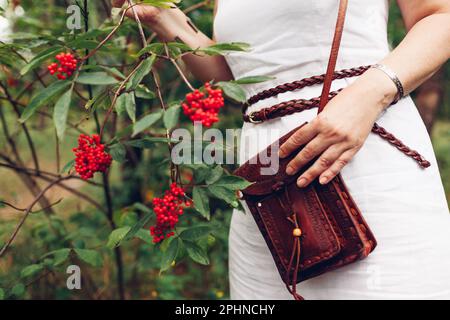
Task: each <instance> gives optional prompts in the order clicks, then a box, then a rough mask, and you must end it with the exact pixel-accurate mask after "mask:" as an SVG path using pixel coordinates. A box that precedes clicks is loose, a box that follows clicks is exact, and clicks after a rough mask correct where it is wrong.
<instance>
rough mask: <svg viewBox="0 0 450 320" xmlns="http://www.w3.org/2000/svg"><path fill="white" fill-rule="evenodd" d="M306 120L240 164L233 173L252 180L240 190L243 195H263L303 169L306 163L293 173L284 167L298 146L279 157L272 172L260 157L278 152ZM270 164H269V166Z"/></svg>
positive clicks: (266, 156) (294, 178) (265, 157)
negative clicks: (290, 152)
mask: <svg viewBox="0 0 450 320" xmlns="http://www.w3.org/2000/svg"><path fill="white" fill-rule="evenodd" d="M306 124H307V122H305V123H304V124H302V125H301V126H299V127H297V128H295V129H294V130H292V131H290V132H289V133H287V134H286V135H284V136H283V137H281V138H280V139H279V140H278V141H275V142H274V143H273V144H271V145H270V146H268V147H267V148H266V149H265V150H263V151H261V152H260V153H258V154H257V155H256V156H254V157H253V158H251V159H250V160H248V161H247V162H246V163H244V164H243V165H242V166H240V167H239V168H238V169H237V170H236V171H235V172H234V173H233V174H234V175H236V176H239V177H242V178H244V179H246V180H247V181H249V182H253V184H252V185H250V186H249V187H247V189H245V190H241V191H242V192H243V194H244V195H251V196H263V195H267V194H270V193H272V192H273V191H274V190H276V189H277V188H278V187H280V185H286V184H290V183H292V182H294V181H295V180H296V179H297V178H298V177H299V176H300V175H301V174H302V173H303V172H304V171H305V170H306V168H308V165H306V166H304V167H303V168H302V169H301V170H300V171H299V172H297V173H296V174H295V175H288V174H287V173H286V167H287V165H288V164H289V162H290V161H291V160H292V159H293V158H294V157H295V156H296V155H297V154H298V151H300V150H301V149H302V147H300V148H299V149H298V150H297V151H296V152H293V153H292V154H291V155H290V156H289V157H287V158H284V159H279V165H278V166H277V170H276V171H275V170H274V171H273V174H268V173H267V170H269V169H270V167H268V166H267V165H266V164H262V163H261V159H267V158H271V154H272V151H276V152H278V149H279V146H280V145H281V144H283V143H284V142H286V141H287V140H288V139H289V138H290V137H291V136H292V135H293V134H294V133H295V132H296V131H297V130H298V129H300V128H301V127H303V126H304V125H306ZM270 165H272V164H269V166H270ZM261 168H265V172H264V174H262V173H261Z"/></svg>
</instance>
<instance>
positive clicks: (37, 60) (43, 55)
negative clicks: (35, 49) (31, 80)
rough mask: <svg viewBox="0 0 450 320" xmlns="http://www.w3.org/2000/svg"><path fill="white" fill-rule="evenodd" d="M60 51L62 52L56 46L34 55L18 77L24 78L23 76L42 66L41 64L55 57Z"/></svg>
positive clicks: (59, 47) (60, 48)
mask: <svg viewBox="0 0 450 320" xmlns="http://www.w3.org/2000/svg"><path fill="white" fill-rule="evenodd" d="M61 50H62V47H61V46H59V45H58V46H54V47H51V48H48V49H47V50H44V51H42V52H40V53H39V54H38V55H36V56H35V57H34V58H33V59H32V60H31V61H30V63H28V64H27V65H26V66H25V67H23V68H22V70H20V75H22V76H24V75H25V74H27V73H28V72H30V71H31V70H33V69H35V68H37V67H39V66H40V65H42V63H43V62H44V61H45V60H47V59H49V58H51V57H53V56H55V55H56V54H58V53H60V51H61Z"/></svg>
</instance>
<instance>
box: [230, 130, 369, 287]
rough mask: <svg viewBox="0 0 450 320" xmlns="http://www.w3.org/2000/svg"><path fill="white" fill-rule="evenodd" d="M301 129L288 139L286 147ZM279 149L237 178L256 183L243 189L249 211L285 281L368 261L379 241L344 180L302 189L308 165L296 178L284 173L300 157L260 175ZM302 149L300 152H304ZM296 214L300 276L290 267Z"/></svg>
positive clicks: (289, 282) (266, 153)
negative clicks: (363, 260)
mask: <svg viewBox="0 0 450 320" xmlns="http://www.w3.org/2000/svg"><path fill="white" fill-rule="evenodd" d="M298 129H299V128H296V129H295V130H292V131H291V132H290V133H288V134H287V135H285V136H283V137H282V138H281V139H280V140H279V143H280V144H282V143H283V142H284V141H286V140H287V139H288V138H289V137H290V136H291V135H292V134H293V133H295V132H296V131H297V130H298ZM272 150H276V147H275V146H269V147H268V148H267V149H266V150H263V151H262V152H261V153H260V154H258V155H257V156H255V157H254V158H253V159H251V160H249V161H248V162H247V163H245V164H244V165H242V166H241V167H239V168H238V169H237V170H236V171H235V172H234V174H235V175H237V176H240V177H242V178H245V179H247V180H248V181H250V182H253V184H252V185H251V186H250V187H248V188H247V189H246V190H242V193H243V200H245V202H246V204H247V206H248V208H249V209H250V212H251V213H252V215H253V218H254V219H255V221H256V223H257V225H258V228H259V230H260V231H261V233H262V235H263V237H264V239H265V241H266V243H267V245H268V247H269V249H270V252H271V253H272V256H273V259H274V261H275V263H276V266H277V268H278V271H279V273H280V275H281V278H282V279H283V281H284V282H285V283H286V284H287V285H288V286H289V285H294V283H292V280H291V279H294V277H296V279H297V282H302V281H305V280H307V279H310V278H312V277H315V276H318V275H320V274H322V273H324V272H327V271H330V270H334V269H336V268H339V267H341V266H344V265H347V264H349V263H352V262H354V261H357V260H359V259H362V258H365V257H367V255H368V254H369V253H370V252H372V251H373V250H374V249H375V247H376V244H377V242H376V239H375V237H374V235H373V233H372V232H371V230H370V228H369V226H368V225H367V223H366V222H365V220H364V218H363V216H362V214H361V212H360V210H359V209H358V207H357V205H356V203H355V202H354V201H353V199H352V197H351V196H350V193H349V192H348V190H347V187H346V186H345V184H344V182H343V180H342V178H341V177H340V176H338V177H336V178H335V179H333V180H332V181H331V182H330V183H328V184H326V185H320V184H319V183H318V182H314V183H312V185H310V186H308V187H306V188H299V187H298V186H297V184H296V180H297V179H298V177H299V176H300V175H301V174H302V172H303V171H304V170H306V168H307V167H308V166H305V167H304V168H303V169H302V170H301V171H300V172H298V173H297V174H296V175H293V176H288V175H287V174H286V173H285V170H286V166H287V164H288V163H289V162H290V161H291V160H292V158H293V157H294V156H295V155H296V154H297V153H298V152H294V153H293V154H292V155H291V156H290V157H288V158H285V159H281V160H280V163H279V170H278V171H277V173H276V174H275V175H261V168H262V167H264V166H267V165H263V164H261V161H260V160H259V159H267V156H270V154H271V152H272ZM300 150H301V148H299V150H298V151H300ZM292 215H295V216H296V218H297V221H298V227H299V228H300V229H301V231H302V235H301V237H300V245H301V255H300V265H299V269H298V271H297V274H294V271H295V270H294V268H289V260H290V258H291V255H292V247H293V244H294V241H295V237H294V236H293V230H294V229H295V226H294V224H293V222H292Z"/></svg>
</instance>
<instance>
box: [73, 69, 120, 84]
mask: <svg viewBox="0 0 450 320" xmlns="http://www.w3.org/2000/svg"><path fill="white" fill-rule="evenodd" d="M76 82H77V83H81V84H87V85H110V84H115V83H117V82H119V81H118V80H117V79H116V78H114V77H112V76H110V75H109V74H107V73H106V72H83V73H81V74H80V75H79V76H78V78H77V80H76Z"/></svg>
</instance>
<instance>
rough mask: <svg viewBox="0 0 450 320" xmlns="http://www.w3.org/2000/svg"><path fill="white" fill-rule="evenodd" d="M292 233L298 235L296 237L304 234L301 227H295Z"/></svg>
mask: <svg viewBox="0 0 450 320" xmlns="http://www.w3.org/2000/svg"><path fill="white" fill-rule="evenodd" d="M292 235H293V236H294V237H296V238H298V237H301V235H302V229H300V228H295V229H294V230H293V231H292Z"/></svg>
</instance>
